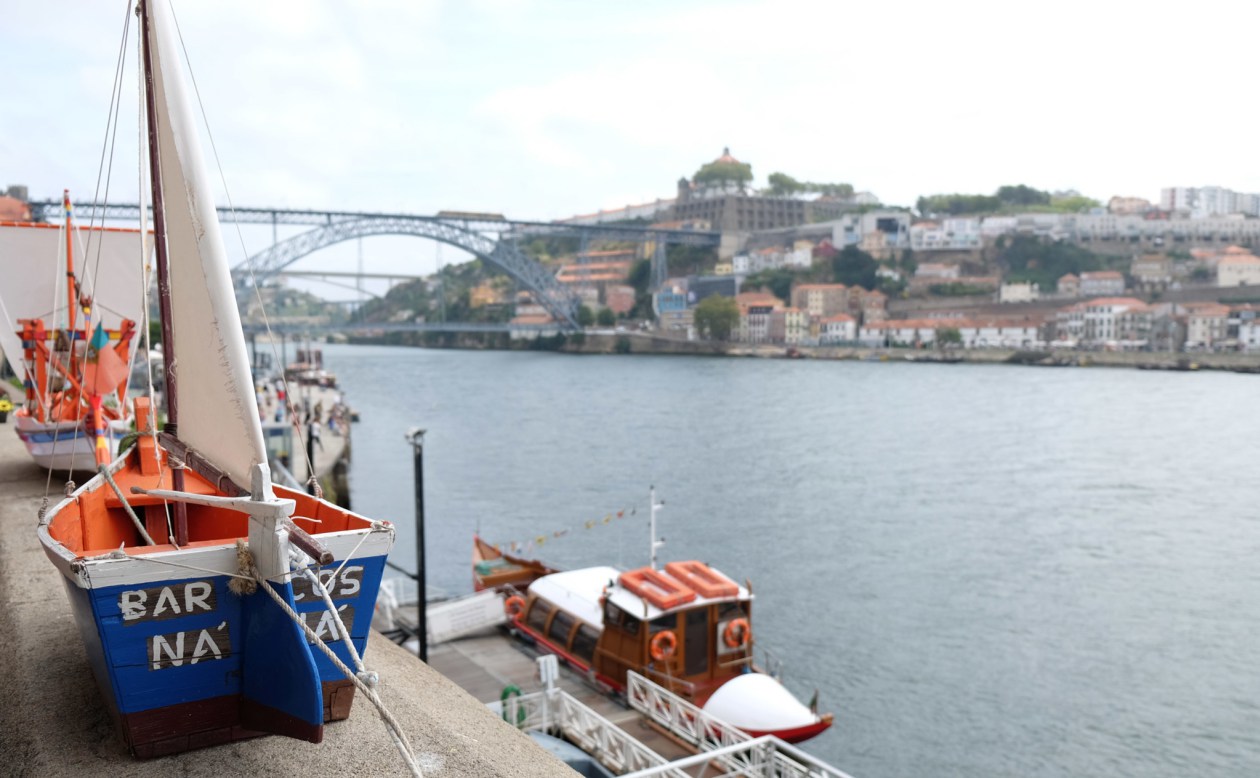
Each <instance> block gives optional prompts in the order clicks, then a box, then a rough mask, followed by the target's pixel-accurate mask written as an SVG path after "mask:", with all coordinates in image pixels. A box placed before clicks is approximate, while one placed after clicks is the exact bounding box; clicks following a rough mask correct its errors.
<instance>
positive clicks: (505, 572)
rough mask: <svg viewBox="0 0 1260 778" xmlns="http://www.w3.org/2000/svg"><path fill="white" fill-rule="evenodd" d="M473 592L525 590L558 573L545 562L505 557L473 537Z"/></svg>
mask: <svg viewBox="0 0 1260 778" xmlns="http://www.w3.org/2000/svg"><path fill="white" fill-rule="evenodd" d="M472 570H473V591H478V592H480V591H483V590H485V589H502V588H509V587H510V588H517V589H521V590H524V589H525V587H527V586H529V585H530V584H531V583H533V582H534V581H536V580H538V579H539V578H541V577H543V576H544V575H550V574H551V573H556V572H559V571H558V570H556V569H555V568H551V567H548V566H547V565H544V564H543V563H542V562H538V561H535V560H532V559H523V558H521V557H518V556H512V555H511V554H505V553H503V552H502V551H500V550H499V549H498V548H496V547H495V546H494V545H492V544H490V543H487V542H486V541H484V540H482V539H481V538H480V537H478V536H477V535H473V556H472Z"/></svg>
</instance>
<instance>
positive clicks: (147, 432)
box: [38, 0, 394, 757]
mask: <svg viewBox="0 0 1260 778" xmlns="http://www.w3.org/2000/svg"><path fill="white" fill-rule="evenodd" d="M140 11H141V13H140V17H141V23H142V35H141V39H142V44H141V45H142V48H143V64H144V68H145V83H146V85H147V89H146V90H145V91H146V93H145V98H146V103H147V116H148V135H149V157H150V159H149V163H150V173H151V175H150V179H151V186H152V190H153V203H154V228H155V238H156V249H157V257H158V278H159V280H158V285H159V291H160V295H161V297H160V302H161V310H162V329H163V342H164V344H165V346H166V349H165V357H166V360H165V363H166V368H165V369H166V379H167V380H166V385H167V392H166V396H167V402H168V409H167V411H168V419H169V423H168V425H167V427H166V429H165V430H164V431H163V432H162V433H160V434H157V433H156V431H155V420H154V417H153V413H152V409H151V408H150V407H149V404H148V402H147V401H145V400H143V399H141V400H138V401H137V404H136V424H137V429H138V431H139V432H140V433H141V434H140V436H139V440H138V442H137V444H136V445H135V446H134V447H132V448H131V449H129V450H128V451H127V452H126V453H125V454H124V455H122V456H121V457H120V458H118V459H117V460H115V461H113V462H112V463H110V464H109V465H108V466H106V467H103V468H101V470H100V473H99V474H98V475H97V476H95V477H93V478H92V480H91V481H89V482H88V483H87V484H85V485H84V486H83V487H81V488H79V489H78V490H77V491H75V492H74V493H73V494H71V495H70V496H69V497H68V498H67V499H65V500H63V501H62V502H61V503H59V504H58V505H56V506H54V507H53V508H52V509H51V510H49V511H48V512H47V513H46V514H45V515H44V516H42V517H41V520H40V524H39V530H38V532H39V538H40V541H41V543H42V544H43V547H44V550H45V552H46V554H47V555H48V557H49V558H50V559H51V560H52V562H53V564H54V565H56V566H57V568H58V569H59V570H60V571H61V572H62V574H63V575H64V582H65V584H66V590H67V592H68V593H69V597H70V602H71V606H72V608H73V609H74V611H75V615H76V620H77V621H78V623H79V626H80V630H81V632H82V635H83V639H84V644H85V647H86V648H87V652H88V658H89V662H90V664H91V666H92V670H93V673H94V674H95V676H96V679H97V682H98V684H99V686H100V687H101V690H102V693H103V695H104V697H105V701H106V703H107V705H108V706H109V708H110V710H111V711H112V712H113V714H114V715H115V717H116V719H117V721H118V723H119V727H120V729H121V731H122V734H123V737H124V738H125V740H126V741H127V744H128V746H129V747H130V748H131V750H132V751H133V753H135V754H136V755H138V756H141V757H149V756H160V755H163V754H169V753H176V752H180V751H185V750H189V749H192V748H198V747H202V746H208V745H214V744H216V743H224V742H229V741H233V740H239V739H243V738H247V737H254V736H257V735H261V734H267V733H273V734H282V735H288V736H291V737H297V738H301V739H304V740H308V741H311V742H319V741H320V740H321V738H322V735H323V725H324V722H325V721H326V720H334V719H340V718H344V717H345V716H347V715H349V709H350V703H351V699H352V695H353V692H354V687H353V685H352V682H351V681H350V680H347V678H346V677H345V676H344V675H343V673H342V672H341V671H340V670H338V669H337V668H336V666H335V665H334V664H333V662H332V661H331V660H330V659H329V658H327V657H326V656H325V654H324V653H323V651H322V647H320V646H316V645H315V644H314V642H313V641H316V640H318V641H321V642H324V643H325V644H326V647H328V648H331V649H332V651H333V652H334V653H335V654H336V655H337V656H338V657H339V659H340V660H341V661H342V662H343V663H346V664H349V663H350V659H351V651H350V649H349V648H348V647H347V645H346V643H347V642H349V643H350V644H352V645H353V647H354V653H361V652H362V651H363V649H364V647H365V645H366V642H367V635H368V630H369V624H370V621H371V617H372V611H373V607H374V605H375V600H376V594H377V589H378V587H379V583H380V578H381V572H382V570H383V567H384V563H385V557H386V555H387V554H388V552H389V549H390V547H391V545H392V543H393V537H394V531H393V527H392V526H391V525H390V524H389V523H387V522H382V521H373V520H370V519H367V518H364V517H362V516H358V515H356V514H353V513H350V512H349V511H345V510H342V509H340V508H338V507H336V506H334V505H332V504H330V503H328V502H325V501H323V500H321V499H317V498H315V497H311V496H308V495H306V494H303V493H301V492H297V491H294V490H289V489H284V488H281V487H276V486H273V485H272V483H271V478H270V473H269V470H268V465H267V457H266V451H265V449H264V446H263V438H262V431H261V429H260V426H259V418H258V409H257V406H256V401H255V398H254V392H253V386H252V381H251V377H250V372H249V363H248V359H247V356H246V347H245V341H244V337H243V335H242V334H241V327H240V320H239V316H238V313H237V308H236V302H235V299H234V297H233V292H232V285H231V281H230V275H229V271H228V266H227V259H226V256H225V253H224V249H223V243H222V239H221V237H220V232H219V224H218V220H217V214H216V211H215V208H214V205H213V203H212V202H211V199H210V195H209V191H208V186H207V182H206V174H205V171H204V169H203V165H202V158H201V150H200V145H199V142H198V138H197V131H196V127H195V124H194V119H193V111H192V108H191V105H190V102H189V99H188V95H187V94H186V92H185V88H184V82H183V74H182V69H181V62H180V60H179V57H178V52H179V44H178V42H177V41H176V39H175V37H174V28H173V19H172V18H171V15H170V11H169V9H168V8H167V3H166V2H165V1H164V0H158V1H157V2H145V0H141V2H140ZM229 583H232V584H233V585H232V586H229ZM299 622H301V623H299ZM303 624H305V627H304V626H303ZM343 630H344V631H343ZM312 636H314V637H312Z"/></svg>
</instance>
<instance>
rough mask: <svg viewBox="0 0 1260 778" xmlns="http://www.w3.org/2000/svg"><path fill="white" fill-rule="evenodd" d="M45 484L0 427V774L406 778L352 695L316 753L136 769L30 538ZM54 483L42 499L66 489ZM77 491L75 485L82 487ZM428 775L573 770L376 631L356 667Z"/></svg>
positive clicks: (261, 742) (181, 758) (258, 743)
mask: <svg viewBox="0 0 1260 778" xmlns="http://www.w3.org/2000/svg"><path fill="white" fill-rule="evenodd" d="M46 477H47V473H46V472H45V471H41V470H40V469H39V468H37V467H36V466H35V464H34V463H33V462H32V461H31V460H30V458H29V457H28V456H27V455H26V452H25V451H24V450H23V447H22V443H21V441H19V440H18V438H17V435H15V434H14V433H13V429H12V426H11V423H9V424H0V635H2V636H3V641H2V643H0V648H2V650H0V690H3V697H2V702H0V775H6V776H32V777H34V776H39V777H40V778H45V777H47V776H84V775H91V776H168V775H184V776H206V777H207V778H209V777H210V776H213V777H214V778H223V777H224V776H238V775H241V776H270V775H355V776H365V775H370V776H378V775H379V776H386V775H408V774H409V773H408V771H407V768H406V767H405V766H404V764H403V762H402V759H401V758H400V757H399V755H398V752H397V751H396V750H395V748H394V745H393V743H392V741H391V740H390V738H389V735H388V734H387V733H386V730H385V727H384V725H383V724H382V722H381V721H380V719H379V717H378V716H377V714H376V711H375V709H374V708H373V707H372V705H371V704H370V703H368V702H367V700H365V699H363V698H362V697H361V696H360V695H356V699H355V702H354V709H353V712H352V713H351V715H350V718H348V719H346V720H345V721H340V722H334V723H332V724H329V725H328V726H327V727H326V728H325V730H324V742H323V743H321V744H319V745H311V744H309V743H301V742H298V741H295V740H290V739H288V738H282V737H263V738H256V739H254V740H247V741H243V742H239V743H232V744H228V745H223V746H215V747H212V748H206V749H201V750H199V751H191V752H188V753H184V754H179V755H177V756H170V757H163V758H160V759H153V760H149V761H138V760H136V759H134V758H132V757H131V756H130V755H129V754H128V753H127V751H126V750H125V748H124V746H123V744H122V741H121V739H120V738H119V737H118V736H117V734H116V733H115V732H114V728H113V723H112V721H111V719H110V716H109V713H108V712H107V711H106V709H105V707H104V703H103V702H102V699H101V695H100V692H99V691H97V688H96V683H95V681H94V679H93V678H92V673H91V671H90V670H89V668H88V663H87V656H86V654H85V653H84V649H83V642H82V639H81V638H80V636H79V630H78V627H77V626H76V625H75V622H74V618H73V617H72V616H71V614H70V606H69V603H68V601H67V599H66V593H65V591H64V589H63V583H62V576H61V575H60V574H59V573H58V572H57V571H56V570H55V569H54V568H53V566H52V563H51V562H49V561H48V559H47V558H46V557H45V556H44V552H43V550H42V549H41V548H40V545H39V541H38V540H37V538H36V535H35V528H36V523H37V516H38V513H39V508H40V503H41V501H42V499H43V497H44V494H45V483H46ZM63 479H64V475H63V476H62V479H59V478H57V474H54V477H53V479H52V482H51V486H50V487H49V488H50V489H51V492H50V494H49V502H50V503H55V502H56V501H57V499H59V498H60V496H61V494H62V489H63ZM76 480H78V481H79V482H80V483H82V481H83V476H79V477H78V478H77V479H76ZM364 659H365V662H366V664H367V665H368V667H369V668H370V669H373V670H376V671H377V672H379V673H380V677H381V686H380V693H381V698H382V699H383V700H384V702H385V704H386V705H387V706H388V708H389V710H390V711H391V712H392V713H393V714H394V716H395V717H396V718H397V719H398V720H399V721H400V722H401V724H402V726H403V729H404V730H405V731H406V733H407V736H408V737H409V738H410V740H411V744H412V747H413V749H414V750H415V753H416V755H417V757H418V758H419V760H420V766H421V769H422V770H423V772H424V775H425V776H426V777H427V778H435V777H436V776H486V777H491V776H494V777H497V776H503V778H507V777H508V776H523V777H525V778H530V777H533V776H537V777H538V778H550V777H551V776H556V777H557V778H560V777H561V776H573V775H575V774H576V773H574V772H573V771H572V770H570V769H569V768H568V767H566V766H565V765H564V764H563V763H561V762H560V761H559V760H557V759H556V758H555V757H553V756H551V755H550V754H548V753H547V752H546V751H544V750H543V749H541V748H539V747H538V746H536V745H534V743H533V741H531V740H530V739H529V738H528V737H527V736H525V735H524V734H522V733H520V732H518V731H516V730H515V729H514V728H512V727H510V726H508V725H507V724H506V723H504V722H503V721H501V720H499V719H498V718H497V717H495V716H494V715H493V714H491V713H490V711H489V710H488V709H487V708H486V707H485V706H484V705H482V704H481V703H479V702H478V701H477V700H475V699H473V698H472V697H470V696H469V695H468V694H467V693H466V692H464V691H463V690H462V689H460V688H459V687H457V686H456V685H455V684H453V683H451V682H450V681H448V680H447V679H446V678H445V677H443V676H441V675H439V674H438V673H437V672H436V671H434V670H432V669H431V668H430V667H429V666H427V665H425V664H423V663H421V662H420V661H419V660H418V659H416V657H415V656H414V655H412V654H410V653H408V652H407V651H405V650H404V649H402V648H401V647H399V646H396V645H394V644H393V643H391V642H390V641H389V640H388V639H386V638H384V637H382V636H381V635H380V634H377V633H373V635H372V637H371V638H370V640H369V643H368V650H367V653H366V655H365V657H364Z"/></svg>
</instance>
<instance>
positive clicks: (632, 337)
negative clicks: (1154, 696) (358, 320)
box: [352, 331, 1260, 373]
mask: <svg viewBox="0 0 1260 778" xmlns="http://www.w3.org/2000/svg"><path fill="white" fill-rule="evenodd" d="M408 334H412V333H393V334H392V336H391V337H385V338H353V339H352V342H353V343H360V344H372V345H400V346H414V347H419V348H442V349H468V350H508V351H528V350H534V351H556V352H560V353H564V354H654V355H676V356H712V357H747V358H758V359H831V360H863V361H870V362H930V363H938V364H940V363H945V364H953V363H968V364H985V365H993V364H1011V365H1026V366H1034V367H1127V368H1137V369H1143V370H1170V371H1187V372H1189V371H1197V370H1228V371H1234V372H1239V373H1260V353H1244V352H1228V353H1224V352H1222V353H1209V352H1195V353H1179V352H1170V351H1163V352H1159V351H1076V350H1071V349H1050V350H1020V349H1002V348H992V349H949V350H938V349H913V348H866V347H857V346H793V347H788V346H783V345H778V344H768V343H763V344H749V343H723V342H717V341H697V340H685V339H681V338H671V337H665V336H662V335H658V334H654V333H647V332H631V331H627V332H607V331H601V332H582V333H575V334H568V335H555V336H551V337H544V338H537V339H534V340H516V341H511V340H509V339H508V338H507V336H506V335H491V336H486V335H484V334H473V333H460V334H459V335H458V336H456V335H453V334H452V336H451V337H438V338H433V337H417V338H408V337H399V336H405V335H408ZM429 334H430V335H432V333H429Z"/></svg>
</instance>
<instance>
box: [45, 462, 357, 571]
mask: <svg viewBox="0 0 1260 778" xmlns="http://www.w3.org/2000/svg"><path fill="white" fill-rule="evenodd" d="M154 446H155V444H154V441H153V439H152V438H151V437H141V438H140V439H139V440H138V441H137V445H136V447H135V448H134V449H133V450H132V452H131V453H130V454H128V456H127V461H126V463H125V464H124V466H123V467H122V468H120V469H119V470H118V471H117V472H115V473H114V481H115V483H117V484H118V487H119V489H120V490H121V491H122V493H123V494H124V495H125V496H126V498H127V503H128V504H129V505H131V507H132V510H134V511H135V513H136V515H137V517H139V519H140V521H141V522H143V523H144V525H145V529H146V531H148V533H149V535H150V537H152V538H153V540H154V543H155V545H152V546H150V545H146V544H145V542H144V539H143V538H142V537H141V535H140V532H139V530H138V529H137V528H136V525H135V524H134V523H133V522H132V520H131V518H130V517H129V516H128V515H127V511H126V509H125V508H124V507H123V504H122V501H121V500H120V499H119V498H118V495H117V494H116V493H115V492H114V490H113V489H112V488H110V487H109V486H108V485H106V484H102V485H101V486H100V487H99V488H97V489H93V490H90V491H88V490H85V491H83V492H81V493H80V494H79V495H78V496H76V497H75V498H74V501H73V503H72V504H71V505H68V506H66V508H64V509H62V510H61V511H59V512H58V513H57V515H56V517H54V518H53V520H52V521H51V522H50V523H49V526H48V531H49V534H50V535H51V536H52V538H53V539H54V540H56V541H57V542H59V543H61V544H62V545H64V546H65V547H66V548H67V549H69V550H70V551H71V552H73V553H74V554H75V555H76V556H79V557H88V556H94V555H97V554H104V553H108V552H110V551H113V550H115V549H117V548H119V547H120V546H121V547H122V548H124V550H125V551H126V552H127V553H129V554H146V553H152V552H155V551H172V550H174V549H175V546H174V545H172V544H171V542H170V532H169V529H168V528H169V526H170V525H169V524H168V521H167V511H168V504H169V503H166V502H165V501H164V500H163V499H162V498H161V497H155V496H153V495H147V494H132V493H131V487H132V486H139V487H142V488H144V489H171V488H172V487H171V469H170V467H169V466H167V454H166V452H165V451H164V450H162V449H161V448H160V447H159V448H158V451H159V452H160V456H161V458H162V466H161V468H159V467H158V466H157V463H156V462H154V460H153V451H154ZM184 491H185V492H190V493H192V494H204V495H215V494H222V493H221V492H218V491H216V490H215V489H214V487H213V486H212V485H211V484H210V482H209V481H207V480H206V479H205V478H202V477H201V476H200V475H198V474H197V473H196V472H194V471H193V470H191V469H186V470H185V471H184ZM275 492H276V495H277V496H279V497H287V498H289V499H292V500H296V501H297V509H296V510H295V511H294V514H293V520H294V523H296V524H297V525H298V526H299V527H301V528H302V529H304V530H306V531H307V532H308V533H310V534H312V535H321V534H326V533H330V532H342V531H344V530H349V529H363V528H367V527H369V526H371V523H370V522H369V521H368V520H367V519H364V518H362V517H359V516H355V515H354V514H352V513H350V512H349V511H346V510H343V509H341V508H338V507H337V506H335V505H332V504H331V503H327V502H324V501H322V500H318V499H316V498H315V497H313V496H311V495H308V494H306V493H304V492H300V491H296V490H294V489H288V488H285V487H282V486H276V487H275ZM187 510H188V544H187V545H186V546H181V548H189V547H192V548H196V547H198V546H210V545H221V544H223V543H228V542H232V541H234V540H235V539H236V538H243V537H248V536H249V517H248V516H246V515H245V514H244V513H241V512H239V511H234V510H229V509H226V508H211V507H207V506H202V505H191V504H189V505H187Z"/></svg>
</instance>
